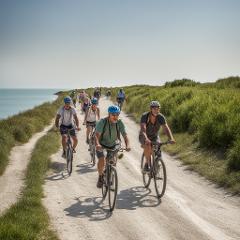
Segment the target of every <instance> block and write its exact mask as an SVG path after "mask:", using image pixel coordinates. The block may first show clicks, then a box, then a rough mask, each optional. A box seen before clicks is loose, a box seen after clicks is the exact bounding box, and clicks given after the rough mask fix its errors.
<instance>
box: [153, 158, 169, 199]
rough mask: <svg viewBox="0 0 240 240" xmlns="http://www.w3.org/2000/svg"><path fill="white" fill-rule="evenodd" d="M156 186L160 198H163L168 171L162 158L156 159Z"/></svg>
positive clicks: (154, 171) (154, 170)
mask: <svg viewBox="0 0 240 240" xmlns="http://www.w3.org/2000/svg"><path fill="white" fill-rule="evenodd" d="M153 173H154V174H153V175H154V186H155V190H156V194H157V197H158V198H161V197H162V196H163V195H164V193H165V190H166V185H167V171H166V167H165V164H164V162H163V160H162V159H161V158H157V159H156V160H155V161H154V169H153Z"/></svg>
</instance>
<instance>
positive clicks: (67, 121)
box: [57, 106, 77, 126]
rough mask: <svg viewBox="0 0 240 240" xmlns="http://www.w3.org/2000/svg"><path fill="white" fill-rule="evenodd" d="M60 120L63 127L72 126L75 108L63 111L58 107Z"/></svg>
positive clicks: (75, 113) (62, 108) (63, 109)
mask: <svg viewBox="0 0 240 240" xmlns="http://www.w3.org/2000/svg"><path fill="white" fill-rule="evenodd" d="M57 114H59V115H60V116H61V118H60V121H61V124H62V125H64V126H70V125H74V121H73V120H74V118H73V116H74V115H77V112H76V110H75V108H73V107H71V108H70V109H65V108H64V106H63V107H60V108H59V110H58V113H57Z"/></svg>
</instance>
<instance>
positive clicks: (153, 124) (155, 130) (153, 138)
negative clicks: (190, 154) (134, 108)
mask: <svg viewBox="0 0 240 240" xmlns="http://www.w3.org/2000/svg"><path fill="white" fill-rule="evenodd" d="M140 127H141V130H140V133H139V141H140V143H141V147H142V148H143V149H144V156H145V160H146V161H145V165H144V171H145V172H148V171H149V164H148V163H149V161H150V159H151V154H152V145H151V143H152V142H160V138H159V130H160V127H162V128H163V130H164V133H165V134H166V135H167V136H168V139H169V142H170V143H171V144H174V143H176V141H175V140H174V137H173V135H172V132H171V129H170V128H169V126H168V124H167V122H166V119H165V117H164V116H163V115H162V114H161V113H160V104H159V102H158V101H152V102H151V103H150V111H149V112H147V113H144V114H143V115H142V117H141V122H140Z"/></svg>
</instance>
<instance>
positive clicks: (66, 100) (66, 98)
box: [64, 96, 72, 103]
mask: <svg viewBox="0 0 240 240" xmlns="http://www.w3.org/2000/svg"><path fill="white" fill-rule="evenodd" d="M71 101H72V99H71V98H70V97H69V96H67V97H65V98H64V103H71Z"/></svg>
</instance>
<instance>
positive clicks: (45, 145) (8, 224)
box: [0, 130, 60, 240]
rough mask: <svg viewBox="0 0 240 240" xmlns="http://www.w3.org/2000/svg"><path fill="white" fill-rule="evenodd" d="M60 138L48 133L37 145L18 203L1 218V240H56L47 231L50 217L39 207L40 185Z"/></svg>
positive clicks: (41, 192)
mask: <svg viewBox="0 0 240 240" xmlns="http://www.w3.org/2000/svg"><path fill="white" fill-rule="evenodd" d="M59 139H60V138H59V134H58V133H57V132H56V131H53V130H51V131H49V132H48V134H47V135H45V136H43V137H42V138H41V139H40V140H39V141H38V142H37V144H36V147H35V149H34V151H33V153H32V157H31V160H30V163H29V165H28V168H27V172H26V179H25V189H24V190H23V192H22V195H21V197H20V199H19V201H18V202H17V203H16V204H14V205H13V206H12V207H11V208H10V209H9V210H7V212H5V214H4V215H3V216H1V217H0V239H1V240H16V239H18V240H34V239H39V240H43V239H48V240H57V239H58V237H57V235H56V234H55V233H54V232H53V231H52V230H50V228H49V217H48V214H47V211H46V209H45V208H44V207H43V205H42V203H41V199H42V197H43V188H42V184H43V182H44V176H45V173H46V171H47V169H48V167H49V164H50V156H51V154H53V153H55V152H56V151H57V150H58V148H59V146H60V140H59Z"/></svg>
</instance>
